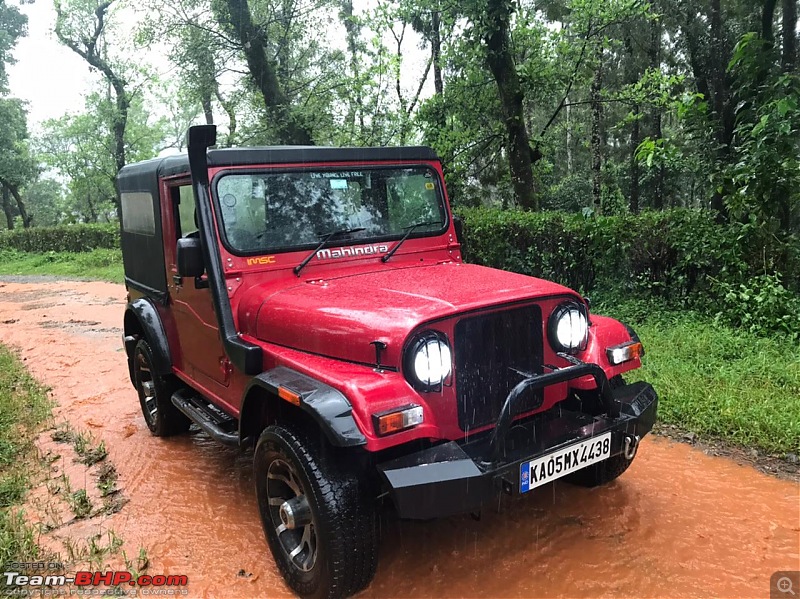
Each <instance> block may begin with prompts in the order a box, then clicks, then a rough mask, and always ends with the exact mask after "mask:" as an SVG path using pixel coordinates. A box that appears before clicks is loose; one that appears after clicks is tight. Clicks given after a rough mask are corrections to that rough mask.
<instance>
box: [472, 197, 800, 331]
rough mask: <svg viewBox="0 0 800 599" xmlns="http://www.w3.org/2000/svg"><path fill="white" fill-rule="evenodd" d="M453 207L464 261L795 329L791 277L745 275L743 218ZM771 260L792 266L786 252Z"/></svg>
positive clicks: (754, 266)
mask: <svg viewBox="0 0 800 599" xmlns="http://www.w3.org/2000/svg"><path fill="white" fill-rule="evenodd" d="M459 213H460V214H461V215H462V217H463V218H464V234H465V238H466V242H465V248H464V255H465V259H466V260H468V261H471V262H476V263H478V264H484V265H486V266H492V267H495V268H502V269H504V270H511V271H515V272H521V273H524V274H527V275H531V276H536V277H541V278H544V279H549V280H554V281H557V282H559V283H562V284H564V285H566V286H568V287H570V288H572V289H576V290H578V291H581V292H583V293H585V294H591V293H593V292H594V291H596V290H599V291H601V292H604V293H608V292H609V291H614V292H616V293H617V294H618V295H619V296H620V297H637V298H642V299H647V298H652V299H654V300H657V301H661V302H663V303H664V305H671V306H690V307H694V308H697V309H701V310H705V311H706V312H708V313H709V314H712V315H713V314H716V313H717V312H719V310H720V307H721V306H724V312H725V314H728V322H731V323H734V324H740V325H744V326H747V328H748V329H750V330H753V331H756V332H762V333H763V332H767V331H776V332H792V331H793V332H797V331H799V330H800V327H798V324H797V323H798V319H797V318H796V315H797V313H798V307H797V306H798V304H797V302H798V300H797V297H798V295H797V294H798V291H799V290H800V287H799V286H798V285H797V281H796V280H793V282H792V283H791V286H790V287H784V286H783V285H781V284H780V282H779V279H777V275H769V276H766V275H765V276H763V277H762V278H758V277H756V278H752V277H753V275H757V274H758V273H759V271H761V272H763V258H764V255H765V254H764V246H763V245H759V244H758V239H759V238H758V236H757V235H754V234H753V229H752V228H748V227H746V226H742V225H738V224H731V225H720V224H718V223H716V222H715V220H714V215H713V213H711V212H705V211H700V210H687V209H673V210H668V211H663V212H645V213H643V214H641V215H629V214H625V215H621V216H609V217H599V218H586V217H583V216H581V215H577V214H564V213H558V212H546V213H528V212H521V211H502V210H496V209H486V208H480V209H460V210H459ZM772 266H773V267H774V268H776V269H777V270H778V271H780V270H781V269H783V270H785V271H786V272H793V271H792V270H791V268H792V267H791V263H790V262H788V261H787V260H786V259H782V261H781V262H779V263H778V262H774V263H773V264H772ZM749 281H752V283H748V282H749ZM765 281H766V282H769V281H771V282H772V283H773V284H772V285H771V286H770V285H764V284H762V283H763V282H765ZM742 285H745V286H746V287H740V286H742ZM751 287H752V288H757V289H758V291H755V292H751V291H750V289H751ZM737 294H738V295H737Z"/></svg>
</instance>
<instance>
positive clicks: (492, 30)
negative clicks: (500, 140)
mask: <svg viewBox="0 0 800 599" xmlns="http://www.w3.org/2000/svg"><path fill="white" fill-rule="evenodd" d="M511 6H512V5H510V4H509V3H507V2H504V1H503V0H489V2H488V6H487V14H486V19H487V21H488V32H487V33H486V34H485V37H484V41H485V43H486V46H487V57H486V60H487V63H488V66H489V70H490V71H491V73H492V75H493V77H494V80H495V82H496V83H497V89H498V92H499V95H500V103H501V105H502V110H503V118H504V119H505V126H506V133H507V135H508V147H507V150H508V162H509V167H510V171H511V184H512V186H513V188H514V197H515V199H516V202H517V204H518V205H519V206H520V207H522V208H524V209H525V210H538V209H539V200H538V198H537V197H536V194H535V190H534V185H533V169H532V166H533V165H532V162H531V147H530V138H529V136H528V130H527V128H526V127H525V119H524V110H523V103H524V100H525V96H524V94H523V91H522V86H521V85H520V81H519V77H518V76H517V68H516V65H515V64H514V57H513V55H512V53H511V37H510V33H509V22H510V19H511V11H512V8H511Z"/></svg>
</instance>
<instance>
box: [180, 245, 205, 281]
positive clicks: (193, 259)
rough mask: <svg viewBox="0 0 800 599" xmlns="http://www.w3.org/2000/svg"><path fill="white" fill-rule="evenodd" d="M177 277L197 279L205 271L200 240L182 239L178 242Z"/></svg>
mask: <svg viewBox="0 0 800 599" xmlns="http://www.w3.org/2000/svg"><path fill="white" fill-rule="evenodd" d="M177 258H178V275H179V276H181V277H199V276H201V275H202V274H203V273H204V272H205V270H206V267H205V264H203V250H202V248H201V247H200V240H199V239H197V238H192V237H183V238H181V239H179V240H178V251H177Z"/></svg>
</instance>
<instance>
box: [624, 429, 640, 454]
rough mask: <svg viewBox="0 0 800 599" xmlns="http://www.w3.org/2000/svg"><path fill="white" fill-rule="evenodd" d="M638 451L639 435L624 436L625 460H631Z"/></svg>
mask: <svg viewBox="0 0 800 599" xmlns="http://www.w3.org/2000/svg"><path fill="white" fill-rule="evenodd" d="M637 449H639V435H625V449H624V452H625V459H626V460H632V459H633V457H634V456H635V455H636V450H637Z"/></svg>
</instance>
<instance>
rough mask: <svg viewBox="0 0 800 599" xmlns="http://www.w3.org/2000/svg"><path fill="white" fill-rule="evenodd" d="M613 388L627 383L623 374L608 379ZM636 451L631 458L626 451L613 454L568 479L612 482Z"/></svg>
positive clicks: (583, 483)
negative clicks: (626, 455) (626, 454)
mask: <svg viewBox="0 0 800 599" xmlns="http://www.w3.org/2000/svg"><path fill="white" fill-rule="evenodd" d="M608 383H609V385H611V388H612V389H617V388H619V387H622V386H623V385H624V384H625V381H624V380H623V379H622V375H617V376H615V377H613V378H612V379H611V380H609V381H608ZM635 457H636V454H635V453H634V455H633V456H631V458H630V459H628V458H627V457H625V454H624V453H621V454H619V455H615V456H611V457H610V458H608V459H606V460H603V461H602V462H598V463H596V464H592V465H591V466H587V467H586V468H582V469H581V470H578V471H577V472H574V473H573V474H570V475H569V476H567V481H568V482H571V483H572V484H575V485H579V486H581V487H599V486H601V485H605V484H608V483H610V482H611V481H612V480H615V479H616V478H618V477H620V476H622V474H623V473H624V472H625V471H626V470H627V469H628V467H630V465H631V464H632V463H633V458H635Z"/></svg>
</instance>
